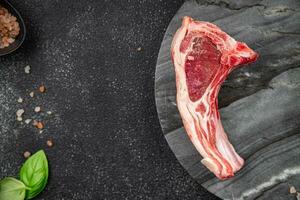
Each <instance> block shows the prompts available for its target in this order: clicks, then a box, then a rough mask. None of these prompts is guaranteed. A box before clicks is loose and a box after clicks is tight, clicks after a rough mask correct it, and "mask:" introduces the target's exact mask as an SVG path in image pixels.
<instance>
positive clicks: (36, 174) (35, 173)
mask: <svg viewBox="0 0 300 200" xmlns="http://www.w3.org/2000/svg"><path fill="white" fill-rule="evenodd" d="M48 173H49V171H48V161H47V158H46V155H45V152H44V151H43V150H40V151H38V152H37V153H35V154H33V155H32V156H31V157H29V158H28V159H27V160H26V162H25V163H24V165H23V166H22V168H21V171H20V180H21V181H23V183H24V184H25V185H26V186H27V187H28V188H30V189H29V190H27V191H26V199H32V198H34V197H35V196H37V195H38V194H39V193H40V192H42V191H43V190H44V188H45V186H46V185H47V181H48Z"/></svg>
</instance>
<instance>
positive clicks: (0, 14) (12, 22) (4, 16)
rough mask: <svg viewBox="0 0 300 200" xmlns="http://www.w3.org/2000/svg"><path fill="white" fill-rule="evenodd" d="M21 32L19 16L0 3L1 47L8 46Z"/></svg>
mask: <svg viewBox="0 0 300 200" xmlns="http://www.w3.org/2000/svg"><path fill="white" fill-rule="evenodd" d="M19 33H20V26H19V23H18V21H17V18H16V17H15V16H13V15H12V14H11V13H10V12H9V11H8V10H7V9H6V8H4V7H3V6H1V5H0V49H3V48H5V47H8V46H9V45H10V44H12V43H13V42H14V41H15V38H16V37H17V36H18V35H19Z"/></svg>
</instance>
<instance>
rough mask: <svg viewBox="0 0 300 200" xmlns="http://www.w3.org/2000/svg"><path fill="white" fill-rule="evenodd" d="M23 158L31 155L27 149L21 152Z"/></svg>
mask: <svg viewBox="0 0 300 200" xmlns="http://www.w3.org/2000/svg"><path fill="white" fill-rule="evenodd" d="M23 156H24V158H29V157H30V156H31V153H30V152H29V151H25V152H24V153H23Z"/></svg>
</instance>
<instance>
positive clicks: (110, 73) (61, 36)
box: [0, 0, 217, 200]
mask: <svg viewBox="0 0 300 200" xmlns="http://www.w3.org/2000/svg"><path fill="white" fill-rule="evenodd" d="M11 2H12V3H13V4H14V5H15V7H16V8H17V9H18V10H19V11H20V13H21V14H22V16H23V18H24V20H25V23H26V25H27V31H28V35H27V38H26V40H25V43H24V45H23V46H22V47H21V49H19V50H18V51H17V52H15V53H13V54H11V55H8V56H5V57H1V58H0V85H1V89H0V104H1V105H0V122H1V123H0V127H1V128H0V178H3V177H5V176H17V174H18V170H19V167H20V165H21V163H22V162H24V158H23V156H22V154H23V152H24V151H25V150H28V151H31V152H34V151H36V150H38V149H45V151H46V153H47V155H48V159H49V163H50V172H51V174H50V180H49V184H48V186H47V188H46V190H45V191H44V192H43V193H42V194H41V195H40V196H39V197H38V198H36V199H45V200H46V199H47V200H48V199H49V200H54V199H55V200H63V199H64V200H69V199H72V200H88V199H91V200H96V199H205V200H211V199H217V198H216V197H214V196H213V195H212V194H210V193H208V192H207V191H206V190H205V189H203V188H202V186H200V185H199V184H197V183H196V182H195V181H194V180H193V179H192V178H191V177H190V176H189V175H188V174H187V172H186V171H185V170H184V169H183V168H182V167H181V165H180V164H179V162H178V161H177V159H176V158H175V156H174V155H173V153H172V151H171V150H170V148H169V146H168V144H167V143H166V141H165V138H164V136H163V134H162V131H161V128H160V125H159V121H158V118H157V112H156V107H155V99H154V73H155V64H156V59H157V55H158V51H159V48H160V45H161V41H162V39H163V35H164V33H165V30H166V28H167V26H168V24H169V22H170V20H171V19H172V17H173V16H174V14H175V13H176V11H177V10H178V9H179V7H180V6H181V5H182V3H183V1H177V0H173V1H172V0H161V1H158V0H155V1H151V0H144V1H142V0H139V1H133V0H132V1H108V0H107V1H96V0H94V1H83V0H78V1H66V0H62V1H57V0H56V1H53V0H25V1H17V0H12V1H11ZM139 47H140V48H141V50H140V51H139V50H138V49H139ZM27 64H29V65H31V68H32V70H31V74H29V75H27V74H25V73H24V69H23V68H24V67H25V66H26V65H27ZM40 84H44V85H45V86H46V88H47V92H46V93H45V94H43V95H36V97H34V98H30V97H29V96H28V94H29V92H30V91H32V90H34V89H35V88H36V87H37V86H38V85H40ZM20 96H21V97H23V98H24V103H23V104H22V105H20V104H18V103H17V98H18V97H20ZM37 105H40V106H42V109H44V110H45V111H46V110H51V111H52V112H53V115H52V116H50V117H49V116H43V115H42V114H39V115H37V114H34V113H33V112H32V110H33V108H34V107H35V106H37ZM20 107H22V108H25V116H24V118H25V117H32V116H34V117H36V118H43V119H44V120H45V126H46V128H45V131H44V132H43V133H41V134H40V133H38V131H37V130H36V129H35V128H34V127H33V126H31V125H26V124H20V123H19V122H17V121H16V120H15V112H16V110H17V109H18V108H20ZM49 138H51V139H53V142H54V146H53V147H52V148H49V147H47V146H46V140H47V139H49Z"/></svg>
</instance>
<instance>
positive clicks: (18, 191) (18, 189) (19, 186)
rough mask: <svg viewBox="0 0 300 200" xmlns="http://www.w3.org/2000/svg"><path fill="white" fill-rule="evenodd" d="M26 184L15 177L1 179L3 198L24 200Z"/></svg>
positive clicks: (5, 199)
mask: <svg viewBox="0 0 300 200" xmlns="http://www.w3.org/2000/svg"><path fill="white" fill-rule="evenodd" d="M25 191H26V186H25V185H24V183H22V182H21V181H19V180H17V179H15V178H11V177H8V178H4V179H3V180H1V181H0V199H1V200H24V198H25Z"/></svg>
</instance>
